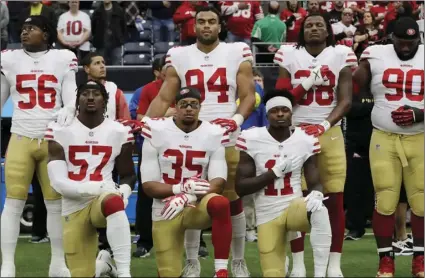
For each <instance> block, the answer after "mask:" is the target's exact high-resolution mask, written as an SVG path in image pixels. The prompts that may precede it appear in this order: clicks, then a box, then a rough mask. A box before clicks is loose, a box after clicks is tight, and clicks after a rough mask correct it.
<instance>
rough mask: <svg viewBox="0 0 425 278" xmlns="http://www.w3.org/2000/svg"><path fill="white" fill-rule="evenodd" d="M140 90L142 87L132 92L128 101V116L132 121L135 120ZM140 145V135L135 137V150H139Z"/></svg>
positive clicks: (141, 141) (141, 143) (141, 138)
mask: <svg viewBox="0 0 425 278" xmlns="http://www.w3.org/2000/svg"><path fill="white" fill-rule="evenodd" d="M142 89H143V87H140V88H139V89H137V90H136V91H134V93H133V96H132V97H131V100H130V105H129V109H130V115H131V119H132V120H136V119H137V107H138V106H139V99H140V95H141V94H142ZM142 145H143V137H142V136H141V135H137V136H136V146H137V149H138V150H141V149H142Z"/></svg>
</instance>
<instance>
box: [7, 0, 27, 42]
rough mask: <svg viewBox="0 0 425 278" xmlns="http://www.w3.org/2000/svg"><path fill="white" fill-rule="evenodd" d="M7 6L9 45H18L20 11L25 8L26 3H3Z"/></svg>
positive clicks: (19, 39)
mask: <svg viewBox="0 0 425 278" xmlns="http://www.w3.org/2000/svg"><path fill="white" fill-rule="evenodd" d="M2 2H5V4H7V8H8V9H9V25H8V31H9V32H8V33H9V42H10V43H18V42H20V41H21V37H20V36H21V34H20V33H21V30H20V26H21V25H20V15H21V12H22V10H24V9H25V8H26V7H27V2H23V1H7V2H6V1H3V0H2Z"/></svg>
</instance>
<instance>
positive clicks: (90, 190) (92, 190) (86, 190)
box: [78, 181, 121, 197]
mask: <svg viewBox="0 0 425 278" xmlns="http://www.w3.org/2000/svg"><path fill="white" fill-rule="evenodd" d="M78 193H79V194H80V195H81V197H97V196H100V195H102V194H103V193H115V194H121V193H120V192H119V191H118V187H117V185H116V184H115V182H113V181H89V182H85V183H84V184H83V185H82V187H81V188H78Z"/></svg>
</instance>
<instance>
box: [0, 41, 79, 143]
mask: <svg viewBox="0 0 425 278" xmlns="http://www.w3.org/2000/svg"><path fill="white" fill-rule="evenodd" d="M1 71H2V73H3V74H4V76H5V77H6V78H7V81H8V83H9V84H10V95H11V98H12V102H13V108H14V109H13V116H12V128H11V133H16V134H19V135H22V136H26V137H29V138H43V136H44V133H45V132H46V128H47V125H48V124H49V123H50V122H51V121H53V120H55V116H54V114H55V113H56V112H57V111H59V109H60V108H61V107H62V104H63V101H62V98H63V97H62V93H63V90H62V81H63V80H64V77H65V75H66V74H67V73H68V72H69V71H75V72H77V71H78V60H77V57H75V54H74V53H73V52H71V51H69V50H57V49H51V50H49V51H48V52H47V53H46V54H44V55H42V56H40V57H39V58H33V57H31V56H29V55H28V54H26V53H25V51H24V50H22V49H19V50H6V51H3V52H2V54H1ZM74 93H75V92H74Z"/></svg>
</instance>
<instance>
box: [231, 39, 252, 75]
mask: <svg viewBox="0 0 425 278" xmlns="http://www.w3.org/2000/svg"><path fill="white" fill-rule="evenodd" d="M235 45H237V47H238V48H239V49H237V50H236V51H235V54H236V53H237V54H238V55H240V57H239V61H238V66H237V69H239V66H240V64H242V63H243V62H246V61H249V62H251V63H253V59H252V52H251V48H249V46H248V45H247V44H246V43H244V42H239V43H235Z"/></svg>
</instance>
